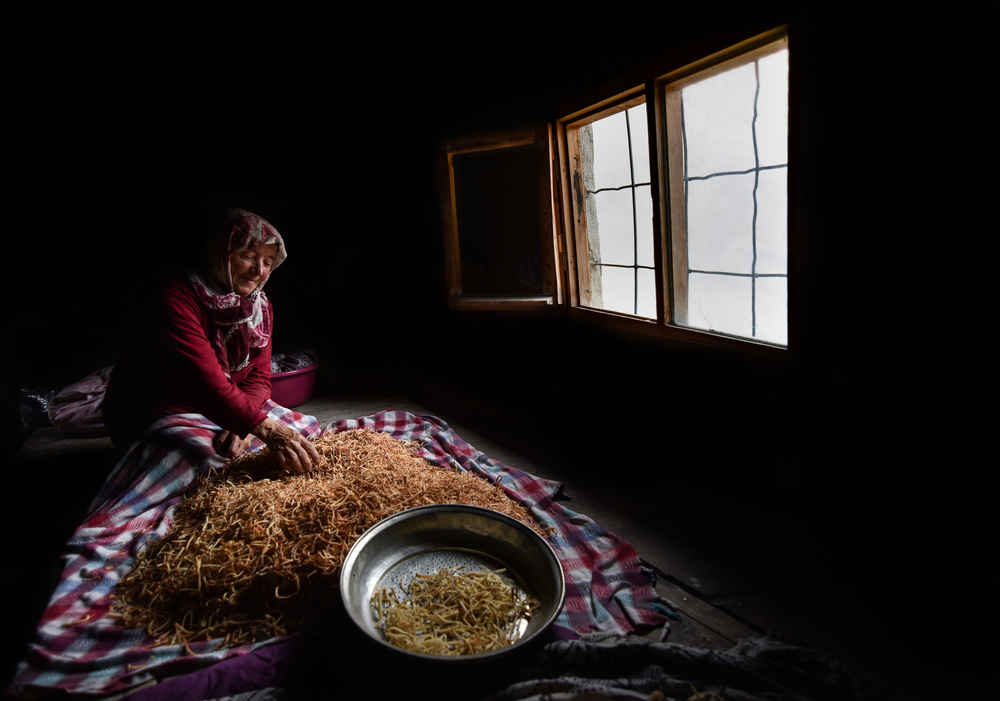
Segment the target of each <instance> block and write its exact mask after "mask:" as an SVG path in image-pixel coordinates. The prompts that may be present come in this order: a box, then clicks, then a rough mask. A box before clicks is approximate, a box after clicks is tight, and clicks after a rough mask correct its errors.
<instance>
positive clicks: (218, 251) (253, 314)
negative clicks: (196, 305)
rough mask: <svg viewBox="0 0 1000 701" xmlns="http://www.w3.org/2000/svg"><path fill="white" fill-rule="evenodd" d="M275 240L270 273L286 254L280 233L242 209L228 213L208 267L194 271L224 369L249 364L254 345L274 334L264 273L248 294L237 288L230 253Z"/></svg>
mask: <svg viewBox="0 0 1000 701" xmlns="http://www.w3.org/2000/svg"><path fill="white" fill-rule="evenodd" d="M268 244H274V245H276V246H277V247H278V252H277V255H276V256H275V258H274V262H273V263H272V264H271V270H270V273H273V272H274V271H275V269H277V267H278V266H279V265H280V264H281V262H282V261H283V260H285V258H286V257H287V256H288V254H287V251H286V250H285V242H284V240H283V239H282V238H281V234H279V233H278V230H277V229H275V228H274V227H273V226H271V224H269V223H268V222H267V221H265V220H264V219H263V218H262V217H259V216H257V215H256V214H253V213H252V212H248V211H246V210H243V209H233V210H229V211H227V212H226V214H225V216H224V218H223V223H222V225H221V227H220V231H219V232H218V236H217V237H216V238H215V239H213V240H212V241H211V242H210V244H209V252H208V253H209V260H208V268H207V270H206V271H204V272H200V273H195V274H193V275H192V283H193V284H194V287H195V291H196V292H197V294H198V297H199V299H200V300H201V303H202V306H204V307H205V310H206V313H207V314H208V319H209V321H211V322H212V324H213V326H214V329H213V331H214V332H213V333H212V334H210V335H209V340H210V341H211V342H212V346H213V347H214V348H215V349H216V352H217V353H219V362H220V364H221V365H222V367H223V368H228V369H229V370H230V371H236V370H239V369H241V368H242V367H245V366H246V364H247V362H248V359H249V355H250V349H252V348H262V347H264V346H266V345H267V344H268V342H269V341H270V338H271V308H270V303H269V302H268V299H267V296H266V295H265V294H264V289H263V288H264V284H265V283H266V282H267V280H268V278H269V277H270V273H268V274H266V275H264V277H263V278H262V279H261V281H260V282H259V283H258V284H257V289H256V290H254V291H253V293H251V294H250V295H249V296H248V297H243V296H240V295H238V294H236V293H235V292H233V280H232V275H231V274H230V268H229V257H230V256H231V255H232V254H234V253H238V252H240V251H245V250H247V249H250V248H255V247H257V246H264V245H268Z"/></svg>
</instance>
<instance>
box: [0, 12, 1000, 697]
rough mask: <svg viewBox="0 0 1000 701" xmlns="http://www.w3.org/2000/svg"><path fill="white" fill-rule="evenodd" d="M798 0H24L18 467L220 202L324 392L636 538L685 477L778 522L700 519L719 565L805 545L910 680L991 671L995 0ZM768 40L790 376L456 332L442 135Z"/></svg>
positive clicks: (584, 329)
mask: <svg viewBox="0 0 1000 701" xmlns="http://www.w3.org/2000/svg"><path fill="white" fill-rule="evenodd" d="M799 4H805V3H799ZM785 5H797V4H796V3H778V2H768V1H765V2H759V3H753V4H748V5H746V6H745V7H744V8H743V9H739V10H736V11H732V12H730V11H721V10H720V8H719V7H716V6H707V5H706V6H704V9H700V10H684V11H675V10H671V9H667V8H666V7H664V8H662V9H659V10H655V11H652V12H651V14H650V16H649V17H647V18H646V19H645V20H644V21H642V22H640V23H635V22H634V21H627V20H625V19H624V18H617V19H612V20H610V21H607V20H600V21H596V20H593V19H590V18H589V17H586V16H583V14H584V13H582V11H581V10H579V9H577V8H572V9H569V8H561V9H560V8H552V9H546V8H540V7H537V6H531V5H525V6H524V7H519V6H509V7H508V6H498V7H496V8H492V9H489V10H487V9H475V10H471V9H465V6H461V7H460V8H459V9H457V10H455V11H454V12H451V11H447V12H446V11H444V10H430V11H428V10H427V9H426V8H422V7H421V8H419V9H417V7H416V6H409V5H407V6H405V7H404V9H400V10H374V9H372V10H367V11H362V12H358V13H357V14H356V15H355V16H352V15H351V12H350V11H343V12H342V11H340V10H338V11H335V12H332V13H325V12H324V13H320V11H319V10H318V9H317V10H316V11H315V12H316V14H314V13H313V11H311V10H310V11H307V10H305V9H291V8H287V7H283V8H282V9H280V10H279V9H264V10H260V11H251V10H247V9H246V8H240V9H239V10H236V11H234V13H233V14H230V15H218V16H217V15H215V14H214V13H207V12H206V11H205V10H204V9H202V8H201V7H192V8H190V9H186V10H182V9H180V6H171V8H172V9H170V10H167V9H162V10H157V11H155V12H154V11H153V10H138V9H134V8H133V7H127V8H122V9H118V10H109V9H106V8H105V7H104V6H93V5H92V4H80V3H57V2H48V3H14V4H13V6H10V7H9V8H8V9H7V10H5V11H4V12H3V20H2V23H0V25H2V29H3V35H4V38H3V42H2V45H3V48H2V51H3V58H2V66H3V74H4V81H3V104H4V107H5V109H4V110H3V118H4V126H3V142H4V149H3V157H2V158H0V163H2V173H3V190H2V192H3V199H2V208H3V215H2V220H0V221H2V226H3V228H4V231H5V232H6V236H5V239H6V241H7V242H8V244H7V246H8V256H7V259H6V260H7V263H8V266H7V268H8V273H7V276H8V277H7V284H6V285H5V290H6V295H7V301H6V304H5V305H4V306H5V309H6V310H7V313H8V314H9V315H12V316H13V325H12V326H8V328H9V329H10V331H9V333H8V334H7V337H6V341H5V342H4V344H3V347H4V352H5V357H4V360H3V367H4V371H3V375H4V388H3V389H4V393H5V398H6V401H5V402H4V411H5V427H6V429H7V430H5V432H4V436H5V439H4V444H3V447H4V455H5V456H7V457H8V458H9V457H10V456H12V455H14V454H15V452H16V451H17V450H18V447H19V445H20V444H21V441H22V440H23V439H24V437H25V435H26V431H25V429H24V426H23V421H22V417H21V415H20V412H19V401H20V399H21V397H22V391H21V390H22V389H23V388H30V389H32V390H36V391H38V392H46V391H51V390H54V389H58V388H60V387H62V386H64V385H66V384H68V383H70V382H72V381H74V380H77V379H79V378H80V377H82V376H84V375H86V374H87V373H89V372H91V371H93V370H95V369H97V368H100V367H103V366H106V365H110V364H113V363H114V360H115V357H116V352H117V349H118V346H119V343H120V342H121V340H122V339H123V337H125V335H127V334H128V330H129V328H130V321H129V320H130V318H131V316H130V315H131V314H133V313H141V312H142V310H141V309H136V308H135V307H136V306H137V305H135V304H134V302H135V300H136V299H137V298H138V297H139V293H140V292H141V291H142V290H143V289H144V285H146V283H147V282H148V281H149V279H150V278H151V277H152V276H153V275H154V274H156V273H158V272H159V271H161V270H162V269H164V268H165V267H166V266H168V265H170V264H172V263H173V262H175V261H177V260H183V259H184V258H185V256H187V255H189V254H190V253H191V252H192V250H194V246H195V245H196V243H195V242H194V241H192V240H191V235H190V233H189V232H190V231H191V229H190V226H189V221H190V219H191V217H192V215H193V212H194V211H196V210H197V208H198V207H200V206H202V205H205V204H213V203H232V204H233V205H235V206H240V207H244V208H247V209H250V210H252V211H255V212H257V213H259V214H261V215H263V216H265V217H266V218H268V219H269V220H270V221H271V222H272V223H274V224H275V226H276V227H277V228H278V229H279V231H281V232H282V234H283V235H284V237H285V240H286V242H287V246H288V250H289V257H288V260H287V262H285V263H284V264H283V267H282V268H281V269H279V271H278V272H277V273H276V274H275V276H274V277H273V278H272V280H271V281H270V282H269V284H268V288H267V291H268V295H269V297H270V299H271V300H272V302H273V303H274V305H275V309H276V341H275V344H276V345H275V348H276V350H279V351H280V350H283V349H287V350H289V351H290V350H294V349H298V348H303V347H309V348H314V349H315V350H316V351H317V352H318V353H319V356H320V358H321V360H322V362H323V370H322V372H321V375H320V391H322V392H327V393H334V394H335V393H338V392H351V391H356V390H357V388H359V387H369V386H380V387H391V388H393V389H394V390H395V391H399V392H406V393H409V394H411V395H413V396H415V397H416V398H418V399H420V400H426V401H433V402H434V403H435V404H436V405H440V406H447V407H448V408H449V410H450V411H452V412H455V413H456V414H459V415H461V416H462V419H463V421H465V422H466V423H468V424H470V425H476V426H477V427H478V428H479V429H480V430H482V431H484V432H487V433H490V434H494V435H498V436H504V438H505V440H508V441H515V442H517V443H518V444H519V447H520V448H521V449H523V450H525V451H529V452H533V454H536V455H539V456H542V458H541V459H547V460H554V461H560V462H562V463H564V464H565V465H568V466H571V469H572V470H573V471H574V472H577V473H579V474H580V475H581V477H586V478H587V479H588V480H592V481H594V482H596V483H599V484H603V485H605V486H606V487H607V489H608V495H609V496H608V498H609V499H619V500H620V502H621V503H622V505H623V507H622V508H628V509H633V510H634V512H635V514H636V516H637V518H641V519H644V520H648V521H649V522H650V524H651V525H653V526H655V523H656V520H657V519H658V518H662V517H663V514H664V512H665V511H669V510H670V509H671V508H672V502H671V495H672V493H674V491H675V490H677V489H678V488H680V487H681V486H682V485H684V486H687V487H690V486H692V485H693V486H695V487H697V488H698V489H699V490H700V491H701V492H703V493H706V494H709V495H711V496H710V497H709V498H718V499H725V500H731V501H732V502H735V503H739V502H747V503H751V504H753V505H754V507H755V508H754V509H753V510H752V513H760V512H766V513H767V514H768V521H767V523H766V524H749V525H748V526H747V528H746V529H742V528H741V527H740V524H739V523H722V524H720V523H705V524H703V527H704V529H706V530H708V529H712V528H713V527H716V526H718V530H719V531H720V533H721V534H720V536H719V538H718V541H720V542H726V543H727V544H728V546H729V547H730V549H731V550H732V553H727V556H731V557H734V558H743V559H745V560H746V562H747V566H750V567H752V566H755V564H754V563H759V565H757V566H760V567H761V568H773V567H777V566H778V565H776V564H775V563H774V562H773V560H774V558H771V557H768V556H766V555H764V554H762V555H761V556H760V557H758V555H757V552H756V550H755V548H760V550H761V552H762V553H764V552H765V551H767V552H773V551H774V550H775V549H778V548H780V543H781V542H783V536H782V534H787V533H792V532H794V533H796V534H798V537H799V538H801V539H804V540H807V541H808V542H809V543H811V544H813V546H814V552H816V553H822V558H823V559H825V561H826V562H827V566H828V568H829V571H830V572H832V573H835V576H837V577H839V578H841V579H842V582H841V584H842V586H844V587H847V588H851V589H852V590H856V591H858V592H859V601H863V602H865V604H864V605H869V606H871V608H872V611H873V615H879V616H881V617H886V618H889V619H890V620H891V621H892V622H893V625H894V626H895V627H896V629H897V630H898V631H899V634H900V640H901V641H902V640H907V641H910V642H914V641H919V644H917V645H914V647H915V648H917V649H918V650H919V652H918V651H915V652H914V655H918V656H919V655H922V657H919V659H920V660H921V661H922V662H923V661H931V662H932V663H933V664H936V665H941V666H942V669H946V670H948V674H950V675H952V676H953V677H954V678H956V679H964V680H967V679H969V678H973V677H976V676H977V675H981V674H984V670H985V669H986V668H987V667H988V664H989V652H990V650H991V649H992V648H994V647H995V643H991V642H989V641H990V640H991V639H992V638H991V635H992V632H991V631H993V630H995V623H996V613H995V610H996V608H995V606H994V605H993V602H992V599H993V596H994V594H995V593H996V592H997V585H998V576H997V574H998V573H997V556H996V552H995V545H994V546H990V545H989V543H990V542H994V539H993V538H992V537H990V536H989V535H988V533H990V532H991V530H992V529H991V527H990V525H989V524H990V523H994V524H995V522H996V517H995V515H994V516H990V515H989V514H990V513H994V514H995V510H994V508H993V497H994V490H995V487H996V485H997V478H996V472H995V463H996V456H997V449H996V442H995V437H996V427H997V411H996V395H995V391H994V390H995V388H996V379H997V369H996V363H995V356H996V354H995V351H994V346H993V344H992V343H991V342H989V341H988V340H987V339H986V338H985V336H986V334H987V333H988V329H989V327H990V326H991V325H992V322H991V319H992V315H991V314H989V312H990V311H992V310H993V309H994V308H995V306H996V303H997V301H998V298H997V291H996V285H995V282H996V276H995V273H994V272H993V267H994V265H995V260H996V258H995V255H994V253H995V249H996V236H995V230H994V229H993V226H992V225H991V224H990V222H991V219H990V218H989V217H990V215H991V214H992V207H991V206H990V205H991V203H992V202H994V201H995V194H994V193H995V189H994V186H995V182H996V179H995V161H994V159H993V155H994V153H995V146H996V138H997V131H996V124H995V113H994V112H993V111H992V108H990V109H987V108H986V107H985V105H986V104H987V103H986V101H985V93H986V90H987V88H988V86H989V85H990V84H991V83H990V82H989V81H990V79H991V78H992V76H993V75H994V73H993V70H992V69H994V68H995V67H996V59H995V56H994V54H993V46H994V45H995V41H996V29H995V25H992V24H990V23H989V21H991V20H989V21H988V19H987V16H986V13H985V10H986V7H987V3H978V2H958V3H949V4H948V5H947V6H942V7H938V8H936V9H934V10H933V11H931V10H920V11H918V10H916V9H914V8H913V7H912V6H906V7H905V12H904V10H903V9H901V8H900V7H899V6H898V5H897V4H893V3H885V7H882V6H881V5H880V3H877V2H876V3H871V2H868V3H844V2H837V3H833V2H826V1H824V2H817V3H809V4H808V5H809V7H810V8H811V9H801V8H798V9H794V10H788V9H786V7H785ZM316 7H317V8H318V7H319V6H316ZM698 7H702V6H701V5H698ZM786 23H787V24H788V25H789V27H790V39H789V41H790V50H791V86H792V87H791V95H792V98H791V100H792V102H791V104H792V110H793V115H792V116H793V121H792V123H793V125H794V131H793V133H792V143H791V158H792V167H791V170H790V190H791V192H790V199H789V202H790V210H791V211H790V213H789V216H790V222H791V225H792V233H791V255H790V261H791V262H790V265H791V271H790V274H791V276H792V295H791V302H790V327H791V343H790V347H789V349H788V351H787V352H785V353H782V354H779V355H778V356H775V355H773V354H766V355H763V354H755V353H752V352H742V351H733V350H719V349H717V348H713V347H712V346H710V345H700V344H695V343H686V342H680V341H671V340H668V339H662V338H653V337H638V336H632V335H628V334H624V333H622V332H616V331H610V330H608V329H606V328H603V327H600V326H597V325H595V324H591V323H588V322H586V321H582V320H579V319H571V318H569V316H568V315H567V314H565V309H563V308H560V307H558V306H557V307H553V308H548V309H545V310H539V311H534V312H509V311H505V312H500V311H493V312H471V311H461V312H460V311H452V310H450V309H449V307H448V305H447V303H446V302H447V300H446V294H445V279H444V273H443V248H442V246H443V244H442V233H441V227H440V221H439V215H438V210H437V195H436V182H435V170H434V166H435V163H434V155H435V146H436V143H437V142H438V140H439V139H441V138H444V137H448V136H455V135H462V134H474V133H477V132H479V131H483V130H488V129H494V128H506V127H513V126H521V125H525V124H530V123H534V122H537V121H546V120H551V119H553V118H556V117H558V116H559V115H558V114H556V113H555V110H556V109H557V105H560V104H563V103H564V102H565V101H567V100H575V99H581V98H584V97H587V96H590V95H593V96H595V98H596V97H600V96H603V95H604V94H610V93H611V92H613V91H614V90H615V88H617V87H619V86H622V87H628V86H629V81H630V79H631V77H632V76H634V75H638V74H641V73H642V71H643V70H644V67H645V66H647V65H649V64H650V63H654V62H657V61H661V60H674V61H676V60H677V59H678V57H683V56H686V55H697V54H698V52H699V47H702V46H710V45H714V44H715V43H717V42H719V41H720V40H722V39H723V38H727V37H732V38H733V39H734V40H735V39H738V38H741V37H742V36H746V35H749V34H752V33H754V32H756V31H758V30H763V29H767V28H770V27H772V26H777V25H781V24H786ZM991 232H993V233H991ZM11 245H12V246H13V250H11V248H10V246H11ZM11 276H13V280H11ZM990 455H992V456H993V458H990V457H989V456H990ZM5 459H6V458H5ZM102 477H103V475H90V474H81V475H75V476H73V477H71V478H70V480H69V481H68V483H67V484H66V489H67V490H71V489H77V488H79V485H78V484H75V482H74V481H77V482H79V483H80V484H83V485H91V484H93V483H94V482H95V481H96V482H97V483H99V481H100V479H101V478H102ZM8 484H12V485H13V488H16V489H18V490H21V491H24V490H28V491H30V493H29V494H24V493H20V494H19V493H17V492H8V494H10V495H11V497H12V499H13V501H25V500H27V501H29V503H30V502H31V501H33V499H34V497H36V496H37V497H38V499H39V504H38V506H37V507H35V508H32V509H31V511H30V512H29V513H30V516H28V517H15V516H9V517H8V518H9V520H10V521H11V522H12V523H14V524H18V525H19V527H20V528H22V529H25V528H26V529H27V531H28V532H29V533H31V532H35V531H36V530H37V529H39V528H41V529H43V530H44V526H37V525H35V523H34V520H35V519H36V518H37V519H41V518H42V517H44V514H45V512H46V509H48V508H51V507H50V506H47V504H50V505H55V506H56V507H58V505H59V504H60V503H61V502H62V501H63V500H66V501H69V499H70V496H69V495H66V494H61V492H60V487H59V486H57V487H55V488H54V489H53V487H52V485H51V483H50V482H48V481H47V480H46V479H45V476H43V475H34V476H24V475H19V476H14V477H12V481H11V482H9V483H8ZM86 488H88V489H89V487H86ZM42 490H49V491H52V492H54V495H53V496H52V497H51V498H49V497H48V496H46V493H43V491H42ZM24 518H28V519H29V520H28V521H25V520H24ZM691 518H692V527H694V524H696V523H697V514H696V513H693V514H691ZM734 520H737V519H736V518H735V517H734ZM744 525H747V524H744ZM747 533H752V534H753V535H752V536H748V535H746V534H747ZM38 537H39V538H40V540H41V542H43V543H48V542H49V541H50V538H48V537H47V536H45V535H43V534H41V535H39V536H38ZM741 538H742V540H741ZM17 540H18V541H19V542H21V543H24V545H23V547H25V548H27V549H31V547H32V546H31V545H30V544H28V543H27V542H26V541H27V538H24V537H18V539H17ZM745 541H746V542H745ZM19 547H22V546H19ZM721 552H723V551H721V550H720V553H721ZM991 553H992V554H991ZM720 556H722V555H721V554H720ZM12 557H15V558H16V557H17V555H16V554H13V555H12ZM778 559H780V558H778ZM789 564H790V566H791V567H794V566H795V563H794V562H790V563H789ZM771 573H772V576H773V570H771ZM12 603H13V602H8V605H11V604H12ZM859 605H860V604H859ZM858 634H859V636H863V635H865V632H864V631H859V632H858ZM892 644H894V645H895V644H897V641H893V642H892ZM899 644H902V643H899ZM915 659H917V658H915Z"/></svg>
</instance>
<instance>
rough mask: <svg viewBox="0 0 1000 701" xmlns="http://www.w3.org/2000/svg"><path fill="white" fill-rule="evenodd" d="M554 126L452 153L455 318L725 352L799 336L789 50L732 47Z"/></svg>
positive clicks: (448, 227)
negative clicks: (582, 327)
mask: <svg viewBox="0 0 1000 701" xmlns="http://www.w3.org/2000/svg"><path fill="white" fill-rule="evenodd" d="M645 81H646V82H643V83H640V84H638V85H635V87H634V88H632V89H630V90H627V91H625V92H622V93H619V94H617V95H614V96H611V97H609V98H607V99H606V100H604V101H602V102H600V103H598V104H596V105H593V106H586V105H577V106H576V108H575V109H573V110H566V112H567V113H568V114H567V116H564V117H562V118H560V119H557V120H556V121H555V122H554V124H553V125H551V126H550V125H545V126H544V127H538V128H532V129H522V130H515V131H512V132H507V133H500V134H492V135H486V136H483V137H474V138H463V139H456V140H451V141H449V142H447V143H446V144H444V146H443V147H442V149H441V152H440V154H441V161H440V162H441V175H442V177H441V182H442V184H443V185H442V188H441V192H442V200H441V203H442V209H441V211H442V218H443V223H444V230H445V254H446V263H447V265H446V269H447V279H448V287H449V290H448V292H449V301H450V304H451V306H452V307H453V308H463V309H484V308H502V309H509V308H524V307H526V306H558V305H564V306H565V307H566V309H567V310H568V312H569V313H570V314H573V315H574V316H582V317H584V318H587V319H593V320H596V321H598V322H600V323H608V324H613V325H617V326H619V327H625V328H628V329H635V330H639V331H643V332H649V333H655V334H660V335H665V336H670V337H675V338H683V339H690V340H699V341H708V342H711V343H717V344H721V345H725V346H730V347H734V346H745V345H746V344H747V343H748V342H749V343H753V344H755V345H756V346H759V347H767V348H785V347H787V346H788V338H789V329H788V327H789V314H788V300H789V279H788V268H789V260H788V258H789V256H788V221H787V213H788V198H787V191H788V133H789V130H788V119H789V117H788V113H789V109H788V104H789V101H788V45H787V37H786V35H785V32H784V30H783V29H781V30H776V31H774V32H770V33H768V34H766V35H762V36H759V37H755V38H753V39H751V40H748V41H746V42H744V43H743V44H741V45H739V46H736V47H731V48H729V49H724V50H723V51H720V52H718V53H716V54H714V55H712V56H710V57H708V58H705V59H704V60H701V61H698V62H696V63H694V64H690V65H686V66H682V67H679V68H677V69H676V70H673V71H671V72H669V73H665V74H664V73H662V69H661V71H658V72H656V73H651V74H650V75H648V76H647V77H646V79H645Z"/></svg>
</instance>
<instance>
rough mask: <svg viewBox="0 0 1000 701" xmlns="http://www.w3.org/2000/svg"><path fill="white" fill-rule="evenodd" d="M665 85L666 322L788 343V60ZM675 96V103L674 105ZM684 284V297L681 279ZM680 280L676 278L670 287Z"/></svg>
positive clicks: (778, 55) (740, 62) (740, 64)
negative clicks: (668, 136) (669, 308)
mask: <svg viewBox="0 0 1000 701" xmlns="http://www.w3.org/2000/svg"><path fill="white" fill-rule="evenodd" d="M729 66H730V67H729V68H728V69H724V70H721V71H720V70H718V69H717V68H713V69H712V72H711V73H706V75H707V77H705V78H703V79H701V78H699V77H698V76H697V75H695V76H693V77H691V78H689V79H687V80H686V81H685V82H683V83H678V84H675V85H668V86H667V91H668V93H667V105H668V107H667V130H668V132H671V133H679V134H680V139H679V141H680V144H681V152H680V153H669V154H668V155H667V157H668V159H670V160H671V167H670V168H668V171H669V172H670V173H671V174H672V176H671V178H669V186H670V188H671V190H672V191H674V192H676V191H677V189H678V188H682V195H681V196H680V197H677V196H674V198H673V200H674V202H673V205H672V211H671V220H672V236H673V237H674V238H673V239H672V241H671V245H672V246H673V247H674V252H675V257H676V259H677V260H680V261H683V262H682V263H681V265H682V266H683V265H686V270H684V269H683V267H682V268H681V269H680V270H677V269H675V271H674V274H675V280H674V282H675V286H676V289H677V290H681V292H676V293H675V299H674V303H675V319H677V320H679V323H684V324H686V325H688V326H691V327H693V328H698V329H704V330H710V331H715V332H719V333H724V334H728V335H734V336H740V337H744V338H753V339H758V340H761V341H764V342H767V343H774V344H778V345H785V344H787V335H788V334H787V325H788V324H787V320H788V310H787V296H788V295H787V288H788V284H787V271H788V250H787V242H788V216H787V213H788V196H787V191H788V177H787V168H788V164H787V159H788V146H787V144H788V52H787V49H784V48H782V49H781V50H780V51H777V52H773V51H772V52H767V51H762V52H760V53H758V54H756V55H754V56H749V57H745V58H737V59H734V60H733V61H731V62H730V64H729ZM678 95H679V100H678V99H677V96H678ZM684 275H686V276H687V283H688V284H687V286H686V296H684V295H683V290H684V285H683V284H682V283H683V282H684V279H683V277H681V276H684ZM678 278H679V279H678Z"/></svg>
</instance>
